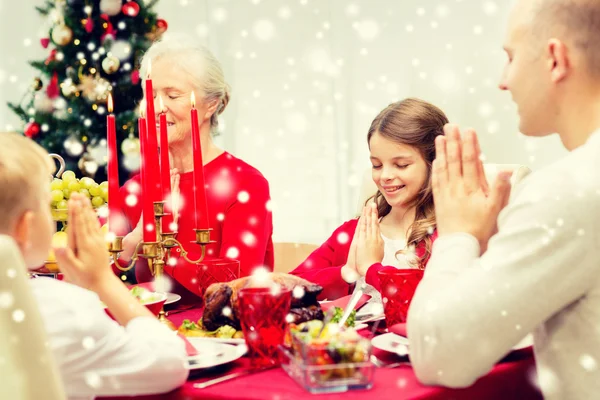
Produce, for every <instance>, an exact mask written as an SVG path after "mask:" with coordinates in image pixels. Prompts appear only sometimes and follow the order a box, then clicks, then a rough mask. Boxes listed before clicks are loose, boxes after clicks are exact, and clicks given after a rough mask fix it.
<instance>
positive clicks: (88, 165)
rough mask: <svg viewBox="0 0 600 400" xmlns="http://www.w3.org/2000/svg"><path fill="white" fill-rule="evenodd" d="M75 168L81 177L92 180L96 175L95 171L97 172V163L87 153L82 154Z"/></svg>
mask: <svg viewBox="0 0 600 400" xmlns="http://www.w3.org/2000/svg"><path fill="white" fill-rule="evenodd" d="M77 166H78V167H79V170H80V171H81V173H82V174H83V175H85V176H89V177H90V178H93V177H94V176H95V175H96V171H98V163H97V162H96V161H95V160H94V158H93V157H92V156H91V155H89V154H88V153H83V155H82V156H81V158H80V159H79V161H78V162H77Z"/></svg>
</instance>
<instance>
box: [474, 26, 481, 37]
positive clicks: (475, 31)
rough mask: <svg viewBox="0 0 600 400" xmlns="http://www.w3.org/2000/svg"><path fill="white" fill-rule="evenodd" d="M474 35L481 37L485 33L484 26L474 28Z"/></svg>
mask: <svg viewBox="0 0 600 400" xmlns="http://www.w3.org/2000/svg"><path fill="white" fill-rule="evenodd" d="M473 33H474V34H476V35H481V34H482V33H483V26H481V25H475V26H474V27H473Z"/></svg>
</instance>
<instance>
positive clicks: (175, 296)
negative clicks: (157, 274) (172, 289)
mask: <svg viewBox="0 0 600 400" xmlns="http://www.w3.org/2000/svg"><path fill="white" fill-rule="evenodd" d="M179 300H181V296H180V295H178V294H177V293H167V301H165V305H167V304H173V303H175V302H177V301H179Z"/></svg>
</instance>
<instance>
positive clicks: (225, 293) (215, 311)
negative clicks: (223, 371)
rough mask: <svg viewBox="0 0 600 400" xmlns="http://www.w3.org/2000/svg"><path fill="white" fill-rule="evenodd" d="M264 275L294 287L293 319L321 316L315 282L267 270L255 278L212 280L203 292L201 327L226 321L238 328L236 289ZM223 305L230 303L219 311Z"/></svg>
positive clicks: (253, 284) (212, 327) (211, 327)
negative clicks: (226, 309)
mask: <svg viewBox="0 0 600 400" xmlns="http://www.w3.org/2000/svg"><path fill="white" fill-rule="evenodd" d="M265 279H268V280H270V281H273V282H275V283H278V284H280V285H281V286H282V287H285V288H289V289H290V290H294V288H296V287H302V289H303V290H300V291H298V290H296V292H295V294H296V296H292V305H291V309H290V314H291V315H293V316H294V323H300V322H305V321H310V320H313V319H323V311H322V310H321V306H320V305H319V302H318V301H317V296H318V295H319V294H320V293H321V292H322V291H323V288H322V287H321V286H319V285H315V284H314V283H311V282H309V281H307V280H306V279H302V278H299V277H297V276H294V275H290V274H283V273H279V272H271V273H269V274H268V275H267V276H265V277H261V280H260V281H259V282H257V280H256V279H255V278H252V277H248V276H247V277H244V278H239V279H236V280H233V281H231V282H224V283H213V284H212V285H210V286H209V287H208V288H207V289H206V292H205V294H204V314H203V315H202V325H203V326H204V328H205V329H207V330H209V331H213V330H215V329H218V328H219V327H221V326H223V325H230V326H232V327H234V328H236V329H240V321H239V318H238V315H239V304H238V293H239V291H240V290H241V289H242V288H245V287H258V286H264V284H265V283H264V282H265ZM225 307H230V308H231V311H232V312H226V313H223V309H224V308H225Z"/></svg>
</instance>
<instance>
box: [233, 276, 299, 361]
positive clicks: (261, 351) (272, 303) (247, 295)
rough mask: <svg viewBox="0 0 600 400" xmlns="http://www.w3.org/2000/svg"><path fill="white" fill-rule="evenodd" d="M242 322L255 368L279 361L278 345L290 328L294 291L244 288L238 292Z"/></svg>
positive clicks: (281, 342)
mask: <svg viewBox="0 0 600 400" xmlns="http://www.w3.org/2000/svg"><path fill="white" fill-rule="evenodd" d="M238 296H239V310H240V323H241V325H242V331H243V332H244V338H245V339H246V344H247V345H248V354H249V355H250V363H251V365H252V367H253V368H262V367H268V366H271V365H277V364H279V346H280V345H281V344H283V339H284V336H285V332H286V329H287V321H286V317H287V315H288V314H289V312H290V305H291V302H292V291H291V290H289V289H285V288H280V287H277V288H245V289H242V290H240V292H239V295H238Z"/></svg>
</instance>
